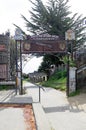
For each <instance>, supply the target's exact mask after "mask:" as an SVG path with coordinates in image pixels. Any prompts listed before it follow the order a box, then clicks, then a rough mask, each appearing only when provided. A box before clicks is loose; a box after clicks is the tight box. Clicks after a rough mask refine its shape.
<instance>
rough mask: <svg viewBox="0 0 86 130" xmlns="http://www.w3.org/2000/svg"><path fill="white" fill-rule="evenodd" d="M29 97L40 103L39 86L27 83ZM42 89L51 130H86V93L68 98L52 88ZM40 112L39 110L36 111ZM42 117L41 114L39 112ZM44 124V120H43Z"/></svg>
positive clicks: (43, 105)
mask: <svg viewBox="0 0 86 130" xmlns="http://www.w3.org/2000/svg"><path fill="white" fill-rule="evenodd" d="M25 88H26V90H27V93H28V96H30V97H32V100H33V102H34V103H35V104H37V103H38V101H39V89H38V87H37V86H35V85H33V84H31V83H26V84H25ZM44 90H45V91H43V90H42V89H41V105H42V107H43V110H44V112H45V115H46V118H47V119H48V122H49V124H50V126H51V130H86V93H85V94H81V95H79V96H75V97H71V98H67V97H66V95H65V93H64V92H60V91H58V90H55V89H51V88H44ZM36 110H38V111H39V108H38V109H36ZM38 113H39V114H40V115H41V113H40V112H38ZM41 122H42V119H41Z"/></svg>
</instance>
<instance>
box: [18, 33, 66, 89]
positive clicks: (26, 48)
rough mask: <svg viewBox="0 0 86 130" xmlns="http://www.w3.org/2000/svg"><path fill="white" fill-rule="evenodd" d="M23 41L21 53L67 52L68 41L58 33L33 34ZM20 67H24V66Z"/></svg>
mask: <svg viewBox="0 0 86 130" xmlns="http://www.w3.org/2000/svg"><path fill="white" fill-rule="evenodd" d="M21 43H22V44H21ZM21 43H20V44H21V45H22V46H21V55H22V54H30V53H33V54H34V53H38V54H42V53H48V54H51V53H53V54H54V53H65V54H66V53H67V49H66V41H65V40H61V39H59V37H58V36H56V35H49V34H42V35H33V36H30V35H29V36H27V37H26V39H25V40H22V41H21ZM21 62H22V60H21ZM20 65H22V64H20ZM20 68H22V66H21V67H20ZM21 80H22V78H21ZM21 85H22V83H21ZM21 88H22V87H21Z"/></svg>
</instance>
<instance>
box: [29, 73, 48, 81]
mask: <svg viewBox="0 0 86 130" xmlns="http://www.w3.org/2000/svg"><path fill="white" fill-rule="evenodd" d="M29 78H30V80H31V81H32V82H42V81H47V74H46V73H44V72H34V73H29Z"/></svg>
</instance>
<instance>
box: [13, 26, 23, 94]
mask: <svg viewBox="0 0 86 130" xmlns="http://www.w3.org/2000/svg"><path fill="white" fill-rule="evenodd" d="M14 39H15V41H16V93H17V86H18V61H17V59H18V53H17V42H20V78H21V81H20V94H23V86H22V53H21V52H22V51H21V41H22V40H23V36H22V32H21V30H20V29H19V28H16V30H15V35H14Z"/></svg>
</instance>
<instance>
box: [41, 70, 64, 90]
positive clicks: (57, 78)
mask: <svg viewBox="0 0 86 130" xmlns="http://www.w3.org/2000/svg"><path fill="white" fill-rule="evenodd" d="M41 84H42V85H43V86H46V87H52V88H55V89H60V90H62V91H63V90H65V89H66V70H64V71H57V72H56V73H55V74H53V75H52V76H51V77H50V78H49V80H48V81H45V82H42V83H41Z"/></svg>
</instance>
